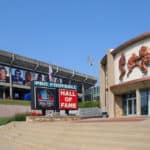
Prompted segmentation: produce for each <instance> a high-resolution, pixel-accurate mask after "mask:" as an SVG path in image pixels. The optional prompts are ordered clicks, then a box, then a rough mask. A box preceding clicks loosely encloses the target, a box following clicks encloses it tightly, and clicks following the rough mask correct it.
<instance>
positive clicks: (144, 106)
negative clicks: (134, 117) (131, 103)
mask: <svg viewBox="0 0 150 150" xmlns="http://www.w3.org/2000/svg"><path fill="white" fill-rule="evenodd" d="M148 93H149V92H148V90H142V91H141V114H142V115H148V96H149V95H148Z"/></svg>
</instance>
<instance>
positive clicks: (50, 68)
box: [48, 65, 53, 81]
mask: <svg viewBox="0 0 150 150" xmlns="http://www.w3.org/2000/svg"><path fill="white" fill-rule="evenodd" d="M52 73H53V69H52V66H51V65H49V72H48V77H49V81H52Z"/></svg>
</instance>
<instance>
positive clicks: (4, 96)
mask: <svg viewBox="0 0 150 150" xmlns="http://www.w3.org/2000/svg"><path fill="white" fill-rule="evenodd" d="M5 98H6V94H5V88H3V99H5Z"/></svg>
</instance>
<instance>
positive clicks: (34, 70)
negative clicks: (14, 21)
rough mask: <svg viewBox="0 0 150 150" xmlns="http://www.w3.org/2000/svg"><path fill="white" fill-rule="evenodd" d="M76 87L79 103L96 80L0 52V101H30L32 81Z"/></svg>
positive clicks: (71, 71) (54, 66)
mask: <svg viewBox="0 0 150 150" xmlns="http://www.w3.org/2000/svg"><path fill="white" fill-rule="evenodd" d="M49 74H52V76H51V82H56V83H62V84H73V85H77V88H78V99H79V101H84V100H85V96H84V93H85V90H86V89H88V88H90V87H92V86H94V85H95V83H96V82H97V80H96V78H95V77H93V76H90V75H87V74H82V73H79V72H76V71H74V70H69V69H66V68H63V67H60V66H56V65H53V64H48V63H46V62H42V61H38V60H35V59H31V58H27V57H24V56H20V55H17V54H14V53H10V52H7V51H3V50H0V99H7V98H8V99H9V98H13V99H24V100H28V99H30V98H31V97H30V90H31V87H30V84H31V81H32V80H38V81H49V77H50V76H49Z"/></svg>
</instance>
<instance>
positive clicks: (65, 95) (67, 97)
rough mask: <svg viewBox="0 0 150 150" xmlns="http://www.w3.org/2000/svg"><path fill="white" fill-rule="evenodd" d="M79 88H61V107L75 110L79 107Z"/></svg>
mask: <svg viewBox="0 0 150 150" xmlns="http://www.w3.org/2000/svg"><path fill="white" fill-rule="evenodd" d="M77 101H78V93H77V90H67V89H59V109H65V110H66V109H67V110H75V109H78V103H77Z"/></svg>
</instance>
